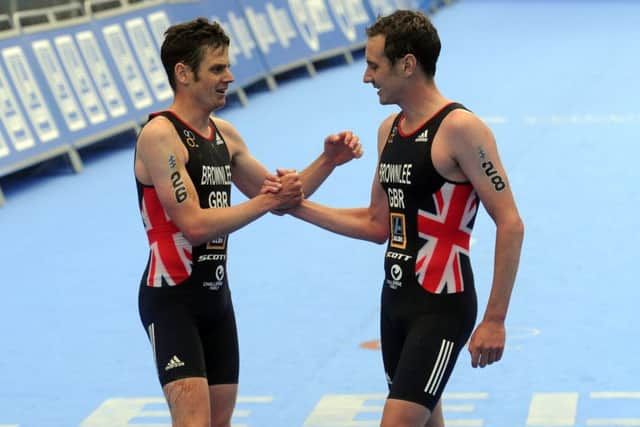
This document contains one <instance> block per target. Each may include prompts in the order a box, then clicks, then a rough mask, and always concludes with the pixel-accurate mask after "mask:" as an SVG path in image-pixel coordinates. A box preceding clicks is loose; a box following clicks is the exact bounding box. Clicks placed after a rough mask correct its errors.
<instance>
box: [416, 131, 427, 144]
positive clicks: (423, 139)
mask: <svg viewBox="0 0 640 427" xmlns="http://www.w3.org/2000/svg"><path fill="white" fill-rule="evenodd" d="M427 141H429V129H425V130H424V131H423V132H422V133H421V134H420V135H418V137H417V138H416V142H427Z"/></svg>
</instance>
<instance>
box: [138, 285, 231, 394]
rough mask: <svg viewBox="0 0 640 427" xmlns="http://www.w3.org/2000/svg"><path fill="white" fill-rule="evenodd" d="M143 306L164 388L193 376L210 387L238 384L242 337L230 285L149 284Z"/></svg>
mask: <svg viewBox="0 0 640 427" xmlns="http://www.w3.org/2000/svg"><path fill="white" fill-rule="evenodd" d="M138 304H139V310H140V319H141V320H142V324H143V326H144V328H145V330H146V332H147V335H148V336H149V340H150V341H151V346H152V349H153V354H154V358H155V363H156V368H157V371H158V378H159V379H160V384H162V386H164V385H165V384H167V383H169V382H171V381H175V380H178V379H182V378H190V377H203V378H207V381H208V383H209V385H215V384H237V383H238V372H239V352H238V335H237V329H236V321H235V314H234V311H233V304H232V302H231V295H230V293H229V290H228V288H227V287H226V286H225V287H223V288H220V289H218V290H211V289H209V288H206V287H202V286H200V287H199V286H197V285H194V284H191V283H189V282H187V283H183V284H181V285H178V286H173V287H163V288H151V287H148V286H145V285H144V284H143V285H142V286H140V293H139V299H138Z"/></svg>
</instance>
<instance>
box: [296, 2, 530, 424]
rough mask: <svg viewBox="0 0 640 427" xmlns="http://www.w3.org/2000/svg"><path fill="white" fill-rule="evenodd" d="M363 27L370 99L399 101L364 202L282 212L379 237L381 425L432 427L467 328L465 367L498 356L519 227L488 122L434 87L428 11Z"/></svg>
mask: <svg viewBox="0 0 640 427" xmlns="http://www.w3.org/2000/svg"><path fill="white" fill-rule="evenodd" d="M367 35H368V40H367V45H366V61H367V68H366V71H365V73H364V82H365V83H370V84H371V85H373V87H375V88H376V89H377V90H378V98H379V100H380V103H381V104H397V105H398V106H400V109H401V111H400V112H399V113H397V114H393V115H391V116H389V117H388V118H387V119H386V120H384V121H383V122H382V124H381V125H380V128H379V130H378V154H379V162H378V167H377V170H376V174H375V179H374V182H373V186H372V190H371V202H370V205H369V207H367V208H352V209H335V208H330V207H326V206H323V205H320V204H318V203H314V202H311V201H308V200H304V201H303V202H302V204H301V205H300V206H299V207H296V208H294V209H292V210H290V211H289V212H290V213H291V214H293V215H295V216H297V217H299V218H301V219H303V220H305V221H308V222H310V223H313V224H316V225H318V226H320V227H323V228H325V229H328V230H330V231H333V232H335V233H339V234H343V235H346V236H350V237H354V238H358V239H364V240H370V241H373V242H377V243H384V242H388V245H387V250H386V254H385V262H384V267H385V268H384V269H385V278H384V283H383V289H382V301H381V319H380V324H381V344H382V356H383V362H384V368H385V372H386V376H387V381H388V384H389V395H388V398H387V400H386V402H385V406H384V411H383V415H382V423H381V425H382V426H383V427H424V426H428V427H441V426H444V419H443V414H442V406H441V403H440V399H441V396H442V393H443V390H444V388H445V385H446V384H447V381H448V379H449V377H450V375H451V372H452V370H453V367H454V364H455V361H456V359H457V357H458V354H459V352H460V350H461V349H462V348H463V347H464V346H465V344H466V343H467V340H468V339H469V337H471V340H470V342H469V351H470V352H471V363H472V365H473V366H474V367H476V366H480V367H484V366H486V365H489V364H492V363H494V362H497V361H498V360H500V359H501V357H502V353H503V350H504V344H505V326H504V322H505V317H506V315H507V307H508V304H509V300H510V297H511V292H512V289H513V285H514V281H515V277H516V271H517V269H518V264H519V258H520V249H521V245H522V240H523V235H524V226H523V223H522V221H521V219H520V215H519V214H518V210H517V208H516V204H515V202H514V198H513V195H512V193H511V187H510V185H509V181H508V179H507V174H506V172H505V169H504V167H503V165H502V163H501V161H500V158H499V156H498V150H497V147H496V143H495V140H494V137H493V135H492V133H491V131H490V130H489V129H488V128H487V126H486V125H485V124H484V123H483V122H482V121H481V120H480V119H479V118H478V117H476V116H475V115H474V114H472V113H471V112H470V111H469V110H467V109H466V108H465V107H464V106H463V105H461V104H459V103H455V102H452V101H451V100H449V99H447V98H445V97H444V96H443V95H442V94H441V93H440V92H439V90H438V89H437V87H436V85H435V81H434V76H435V72H436V62H437V59H438V55H439V53H440V48H441V46H440V38H439V37H438V33H437V31H436V29H435V28H434V26H433V25H432V24H431V22H430V21H429V19H428V18H427V17H426V16H425V15H423V14H422V13H420V12H413V11H397V12H395V13H393V14H391V15H389V16H386V17H382V18H379V19H378V20H377V21H376V22H375V23H374V24H373V25H372V26H371V27H370V28H368V29H367ZM480 202H481V203H482V205H483V206H484V207H485V209H486V210H487V212H488V213H489V215H490V216H491V218H492V219H493V221H494V222H495V224H496V230H497V231H496V244H495V265H494V272H493V274H494V275H493V283H492V287H491V294H490V297H489V301H488V303H487V307H486V310H485V312H484V316H483V317H482V320H481V321H480V323H479V324H478V326H477V327H476V329H475V331H473V327H474V324H475V321H476V310H477V301H476V293H475V288H474V282H473V272H472V270H471V263H470V260H469V244H470V236H471V230H472V228H473V225H474V220H475V217H476V214H477V211H478V207H479V204H480ZM472 331H473V334H472Z"/></svg>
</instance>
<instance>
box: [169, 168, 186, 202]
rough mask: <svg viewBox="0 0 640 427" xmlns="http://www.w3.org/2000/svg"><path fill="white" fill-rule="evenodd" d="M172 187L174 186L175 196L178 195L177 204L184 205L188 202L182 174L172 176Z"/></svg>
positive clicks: (175, 173) (176, 173)
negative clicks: (183, 203)
mask: <svg viewBox="0 0 640 427" xmlns="http://www.w3.org/2000/svg"><path fill="white" fill-rule="evenodd" d="M171 185H172V186H173V190H174V194H175V195H176V202H178V203H182V202H184V201H185V200H187V188H186V187H185V186H184V183H183V182H182V177H181V176H180V172H178V171H175V172H173V173H172V174H171Z"/></svg>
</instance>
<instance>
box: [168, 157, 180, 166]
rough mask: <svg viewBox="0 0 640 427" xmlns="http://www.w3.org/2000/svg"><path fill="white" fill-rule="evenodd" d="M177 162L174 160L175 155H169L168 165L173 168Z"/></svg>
mask: <svg viewBox="0 0 640 427" xmlns="http://www.w3.org/2000/svg"><path fill="white" fill-rule="evenodd" d="M177 164H178V162H177V161H176V156H174V155H173V154H172V155H170V156H169V167H170V168H171V169H175V168H176V166H177Z"/></svg>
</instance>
